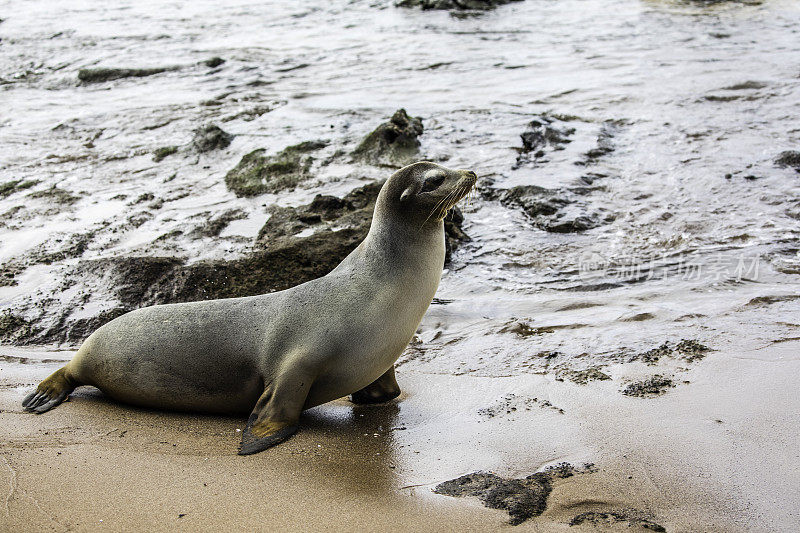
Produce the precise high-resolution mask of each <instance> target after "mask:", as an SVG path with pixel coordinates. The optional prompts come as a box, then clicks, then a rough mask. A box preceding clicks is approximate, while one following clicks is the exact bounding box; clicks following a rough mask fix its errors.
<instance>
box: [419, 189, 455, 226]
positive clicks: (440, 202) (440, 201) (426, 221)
mask: <svg viewBox="0 0 800 533" xmlns="http://www.w3.org/2000/svg"><path fill="white" fill-rule="evenodd" d="M453 192H455V191H451V192H450V194H448V195H447V196H445V197H444V198H442V199H441V200H439V201H438V202H436V205H435V206H433V209H431V212H430V213H428V218H426V219H425V221H424V222H423V223H422V226H420V229H422V228H423V227H424V226H425V224H427V223H428V220H430V219H431V216H432V215H433V214H434V213H436V212H437V209H438V208H439V206H440V205H442V204H443V203H444V202H446V201H447V199H448V198H450V195H451V194H453ZM438 219H439V217H438V216H437V217H436V220H438Z"/></svg>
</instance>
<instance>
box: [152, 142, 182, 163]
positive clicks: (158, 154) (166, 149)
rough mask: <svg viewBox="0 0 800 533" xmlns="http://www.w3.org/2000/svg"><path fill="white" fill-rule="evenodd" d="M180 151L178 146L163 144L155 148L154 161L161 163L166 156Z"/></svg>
mask: <svg viewBox="0 0 800 533" xmlns="http://www.w3.org/2000/svg"><path fill="white" fill-rule="evenodd" d="M177 151H178V147H177V146H162V147H161V148H156V149H155V150H153V161H155V162H156V163H160V162H161V160H162V159H164V158H165V157H169V156H171V155H172V154H174V153H176V152H177Z"/></svg>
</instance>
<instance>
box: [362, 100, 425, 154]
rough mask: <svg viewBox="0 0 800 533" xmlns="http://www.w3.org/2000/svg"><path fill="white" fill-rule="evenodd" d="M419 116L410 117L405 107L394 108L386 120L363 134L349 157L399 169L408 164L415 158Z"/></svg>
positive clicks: (420, 121) (417, 151)
mask: <svg viewBox="0 0 800 533" xmlns="http://www.w3.org/2000/svg"><path fill="white" fill-rule="evenodd" d="M422 130H423V128H422V119H420V118H418V117H410V116H408V113H406V110H405V109H398V110H397V111H395V113H394V115H392V118H391V119H390V120H389V122H384V123H383V124H381V125H380V126H378V127H377V128H376V129H375V130H374V131H373V132H372V133H370V134H369V135H367V136H366V137H364V140H363V141H361V144H359V145H358V147H356V149H355V150H353V158H354V159H357V160H359V161H364V162H365V163H370V164H372V165H380V166H387V167H395V168H400V167H404V166H406V165H410V164H411V163H413V162H415V161H416V160H417V159H418V157H419V140H418V139H417V138H418V137H419V136H420V135H422Z"/></svg>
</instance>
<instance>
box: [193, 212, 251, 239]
mask: <svg viewBox="0 0 800 533" xmlns="http://www.w3.org/2000/svg"><path fill="white" fill-rule="evenodd" d="M243 218H247V213H245V212H244V211H242V210H241V209H228V210H227V211H225V212H224V213H221V214H220V215H218V216H216V217H214V218H212V219H211V220H210V221H209V222H208V224H204V225H202V226H198V227H197V228H195V229H194V230H192V232H191V233H190V234H189V235H190V236H191V237H195V238H197V237H219V234H220V233H222V230H224V229H225V228H227V227H228V224H230V223H231V222H233V221H234V220H241V219H243Z"/></svg>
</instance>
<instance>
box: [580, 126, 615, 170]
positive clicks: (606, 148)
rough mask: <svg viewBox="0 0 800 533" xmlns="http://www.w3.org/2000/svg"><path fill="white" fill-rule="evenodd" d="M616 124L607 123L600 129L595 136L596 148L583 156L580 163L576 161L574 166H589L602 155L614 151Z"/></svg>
mask: <svg viewBox="0 0 800 533" xmlns="http://www.w3.org/2000/svg"><path fill="white" fill-rule="evenodd" d="M616 130H617V124H616V123H615V122H613V121H608V122H605V123H604V124H603V126H602V127H601V128H600V133H599V134H598V135H597V146H596V147H595V148H592V149H591V150H589V151H588V152H586V153H585V154H584V159H583V160H582V161H576V162H575V164H576V165H583V166H587V165H591V164H593V163H595V162H596V161H597V160H598V159H599V158H601V157H603V156H604V155H607V154H610V153H611V152H613V151H614V142H613V139H614V135H615V134H616Z"/></svg>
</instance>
